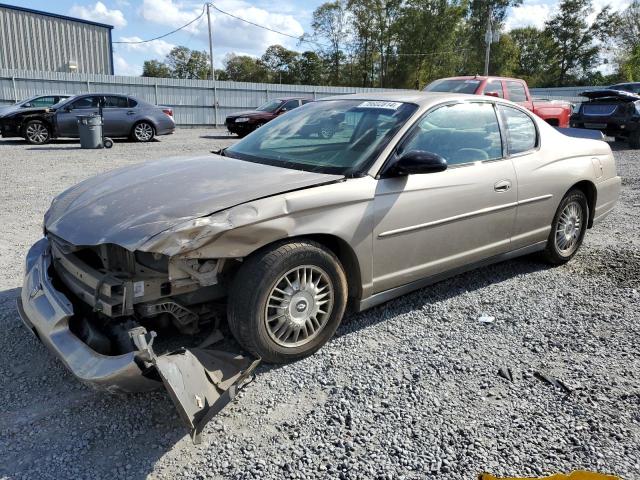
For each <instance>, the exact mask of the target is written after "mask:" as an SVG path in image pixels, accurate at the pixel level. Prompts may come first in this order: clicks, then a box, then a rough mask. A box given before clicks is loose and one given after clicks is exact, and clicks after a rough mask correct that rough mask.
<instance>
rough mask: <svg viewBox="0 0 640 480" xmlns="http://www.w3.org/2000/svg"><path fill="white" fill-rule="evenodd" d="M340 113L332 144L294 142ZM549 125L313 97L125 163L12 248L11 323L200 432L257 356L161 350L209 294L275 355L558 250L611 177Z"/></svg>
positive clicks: (469, 103) (586, 224)
mask: <svg viewBox="0 0 640 480" xmlns="http://www.w3.org/2000/svg"><path fill="white" fill-rule="evenodd" d="M336 115H341V116H344V118H345V121H344V122H342V123H343V124H344V125H343V127H344V128H343V130H342V131H341V132H340V134H339V135H335V136H334V137H332V138H328V139H321V138H317V139H315V138H314V139H306V138H304V135H302V134H301V132H302V131H304V130H305V129H306V128H307V127H308V126H309V125H314V124H315V123H316V122H317V119H318V118H321V117H330V116H336ZM561 132H563V130H559V129H556V128H553V127H551V126H550V125H548V124H547V123H545V122H544V121H543V120H542V119H540V118H539V117H537V116H536V115H533V114H532V113H531V112H529V111H528V110H526V109H525V108H523V107H521V106H519V105H514V104H513V103H511V102H507V101H504V100H502V99H498V98H490V97H473V96H470V95H458V94H444V95H443V94H439V95H436V94H429V93H423V92H384V93H361V94H355V95H345V96H336V97H331V98H327V99H322V100H319V101H317V102H313V103H311V104H309V105H305V106H304V107H301V108H299V109H296V110H295V111H293V112H291V113H289V114H286V115H282V116H280V117H279V118H277V119H275V120H273V121H272V122H270V123H268V124H267V125H265V126H264V127H262V128H260V129H259V130H257V131H256V132H254V133H252V134H251V135H249V136H247V137H246V138H245V139H243V140H241V141H239V142H236V143H235V144H234V145H232V146H230V147H228V148H226V149H224V150H222V151H221V152H220V154H214V155H205V156H200V157H194V158H174V159H167V160H164V161H156V162H146V163H143V164H136V165H132V166H130V167H125V168H121V169H118V170H114V171H112V172H107V173H104V174H102V175H99V176H97V177H94V178H90V179H88V180H85V181H84V182H82V183H80V184H78V185H76V186H74V187H71V188H69V189H67V190H66V191H65V192H63V193H61V194H60V195H59V196H58V197H56V198H55V199H54V200H53V202H52V204H51V206H50V208H49V210H48V211H47V213H46V214H45V217H44V222H43V227H44V228H43V230H44V231H43V238H41V239H40V240H39V241H38V242H37V243H35V244H34V245H33V247H32V248H31V250H30V251H29V253H28V254H27V256H26V265H25V277H24V284H23V287H22V291H21V292H22V293H21V296H20V299H19V303H18V305H19V310H20V315H21V317H22V318H23V320H24V323H25V325H26V326H27V328H28V329H29V330H31V331H33V332H35V333H36V335H37V337H38V338H39V339H40V340H41V341H42V342H43V343H44V344H45V345H46V346H47V347H48V348H49V349H50V350H51V351H52V352H53V353H54V354H55V355H57V356H58V357H60V358H61V359H62V362H63V363H64V364H65V365H66V367H67V368H69V369H70V370H71V371H72V372H73V373H74V374H75V375H76V376H77V377H79V378H80V379H82V380H83V381H84V382H85V383H89V384H93V385H96V386H101V387H103V388H107V389H110V390H115V389H118V388H119V389H121V390H125V391H135V390H144V389H150V388H153V387H154V386H160V385H162V382H164V384H165V386H166V387H167V388H168V390H169V391H170V392H171V398H172V399H173V401H174V402H175V403H176V405H177V407H178V409H179V410H180V412H181V414H182V415H181V417H182V418H183V419H185V420H186V423H187V424H188V425H189V426H190V428H191V429H192V433H193V434H194V435H197V434H198V432H199V431H201V427H202V423H203V422H206V421H207V420H208V419H210V418H211V416H212V415H213V414H215V413H216V412H217V411H219V410H220V409H221V408H222V406H223V405H224V404H225V403H226V402H228V401H229V400H230V399H231V398H232V395H233V392H234V388H235V387H233V383H234V382H235V381H237V379H241V378H243V375H245V374H246V372H247V371H250V369H251V368H252V366H254V365H255V362H251V361H241V360H242V359H243V357H242V356H238V354H236V353H234V352H226V353H225V352H222V351H221V350H213V349H208V350H206V351H203V350H202V349H199V350H198V349H192V348H189V349H182V350H178V351H176V350H175V342H176V340H177V338H176V337H177V336H178V335H179V334H185V335H193V334H195V333H197V332H200V333H201V334H206V333H207V332H206V331H203V329H205V328H207V329H210V330H212V329H213V328H215V325H216V322H215V321H212V319H211V313H212V311H215V310H214V309H215V305H220V303H222V302H225V303H226V304H227V321H228V324H229V328H230V331H231V333H232V334H233V335H234V337H235V338H236V339H237V341H238V343H239V344H240V345H241V346H242V347H243V348H244V349H245V351H247V352H250V353H251V354H253V355H254V356H255V357H257V358H261V359H263V360H264V361H266V362H270V363H282V362H291V361H294V360H297V359H300V358H302V357H305V356H307V355H311V354H312V353H314V352H315V351H317V350H318V349H319V348H321V347H322V345H323V344H325V343H326V342H327V341H328V340H329V339H330V338H331V337H332V335H333V333H334V332H335V331H336V328H337V327H338V326H339V324H340V322H341V321H342V318H343V316H344V314H345V311H346V309H347V307H349V308H351V307H353V308H355V310H356V311H361V310H365V309H367V308H371V307H373V306H375V305H379V304H381V303H384V302H386V301H388V300H390V299H392V298H394V297H397V296H399V295H403V294H405V293H407V292H410V291H412V290H415V289H418V288H422V287H425V286H427V285H429V284H431V283H433V282H436V281H439V280H442V279H443V278H446V277H448V276H452V275H455V274H458V273H460V272H463V271H466V270H470V269H472V268H476V267H479V266H482V265H487V264H489V263H493V262H498V261H501V260H505V259H509V258H513V257H516V256H519V255H524V254H530V253H533V252H541V253H543V255H544V257H545V258H546V259H547V260H548V261H549V262H550V263H551V264H554V265H560V264H564V263H566V262H568V261H570V260H571V258H573V256H574V255H576V253H577V252H578V249H579V248H580V245H581V243H582V241H583V239H584V237H585V234H586V232H587V229H588V228H590V227H591V226H592V225H594V223H596V222H598V221H600V220H601V219H603V218H604V217H605V216H606V215H607V214H608V213H609V212H611V210H612V209H613V207H614V205H615V204H616V202H617V200H618V195H619V192H620V184H621V182H620V177H619V176H618V175H617V173H616V164H615V159H614V157H613V154H612V153H611V148H610V147H609V145H608V144H607V143H606V142H603V141H599V140H588V139H584V138H579V139H578V138H572V137H570V136H569V135H567V134H565V133H561ZM567 133H571V132H570V131H569V132H567ZM425 207H427V208H425ZM213 316H214V317H217V315H213ZM171 326H173V327H174V328H169V327H171ZM153 332H158V338H157V340H158V341H156V342H155V345H154V346H153V349H151V347H150V342H151V341H152V340H153V338H154V333H153ZM161 337H162V338H161ZM163 340H169V341H168V342H165V343H163ZM191 343H194V342H191ZM163 345H164V347H163ZM225 359H227V360H232V362H233V363H231V364H229V362H228V361H224V360H225ZM224 365H226V367H225V366H224ZM227 389H230V390H227ZM223 392H226V393H225V395H223Z"/></svg>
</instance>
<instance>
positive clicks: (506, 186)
mask: <svg viewBox="0 0 640 480" xmlns="http://www.w3.org/2000/svg"><path fill="white" fill-rule="evenodd" d="M493 189H494V190H495V191H496V192H498V193H501V192H506V191H508V190H510V189H511V182H510V181H509V180H500V181H499V182H497V183H496V184H495V185H494V186H493Z"/></svg>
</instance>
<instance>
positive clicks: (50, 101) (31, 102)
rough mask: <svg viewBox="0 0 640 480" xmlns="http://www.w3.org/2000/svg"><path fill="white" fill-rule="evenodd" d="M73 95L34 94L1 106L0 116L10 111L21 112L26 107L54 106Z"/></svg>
mask: <svg viewBox="0 0 640 480" xmlns="http://www.w3.org/2000/svg"><path fill="white" fill-rule="evenodd" d="M69 97H71V95H58V94H54V95H34V96H33V97H29V98H27V99H25V100H21V101H19V102H16V103H14V104H13V105H5V106H2V107H0V117H4V116H5V115H9V114H10V113H14V112H19V111H20V110H22V109H25V108H47V107H52V106H53V105H55V104H56V103H58V102H61V101H62V100H65V99H67V98H69Z"/></svg>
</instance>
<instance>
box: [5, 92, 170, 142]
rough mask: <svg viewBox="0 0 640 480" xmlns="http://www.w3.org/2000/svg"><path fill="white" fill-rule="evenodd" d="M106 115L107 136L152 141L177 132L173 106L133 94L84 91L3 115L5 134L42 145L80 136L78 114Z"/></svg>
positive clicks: (105, 130) (104, 131)
mask: <svg viewBox="0 0 640 480" xmlns="http://www.w3.org/2000/svg"><path fill="white" fill-rule="evenodd" d="M100 112H102V116H103V123H104V125H103V131H102V133H103V135H104V136H107V137H113V138H124V137H130V138H131V139H133V140H136V141H138V142H149V141H151V140H153V138H154V137H155V136H157V135H169V134H171V133H173V132H174V131H175V127H176V124H175V122H174V120H173V109H171V108H170V107H160V106H156V105H152V104H150V103H148V102H145V101H144V100H140V99H138V98H134V97H131V96H129V95H118V94H97V93H92V94H84V95H76V96H74V97H71V98H68V99H65V100H62V101H60V102H59V103H57V104H55V105H53V106H51V107H39V108H28V109H23V110H18V111H15V112H11V113H9V114H6V115H4V116H2V117H0V133H1V134H2V136H3V137H23V138H25V140H27V142H29V143H31V144H34V145H41V144H44V143H47V142H49V141H50V140H51V139H52V138H60V137H63V138H77V137H78V136H79V132H78V116H81V115H98V114H99V113H100Z"/></svg>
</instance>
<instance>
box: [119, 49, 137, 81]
mask: <svg viewBox="0 0 640 480" xmlns="http://www.w3.org/2000/svg"><path fill="white" fill-rule="evenodd" d="M113 68H114V70H115V72H114V73H115V74H116V75H124V76H129V77H139V76H140V75H142V67H140V66H139V65H131V64H130V63H128V62H127V61H126V60H125V59H124V58H123V57H122V56H121V55H119V54H117V53H116V54H114V55H113Z"/></svg>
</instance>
